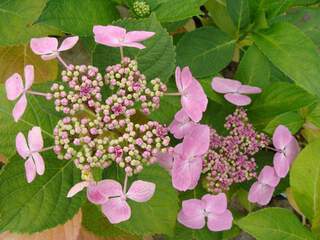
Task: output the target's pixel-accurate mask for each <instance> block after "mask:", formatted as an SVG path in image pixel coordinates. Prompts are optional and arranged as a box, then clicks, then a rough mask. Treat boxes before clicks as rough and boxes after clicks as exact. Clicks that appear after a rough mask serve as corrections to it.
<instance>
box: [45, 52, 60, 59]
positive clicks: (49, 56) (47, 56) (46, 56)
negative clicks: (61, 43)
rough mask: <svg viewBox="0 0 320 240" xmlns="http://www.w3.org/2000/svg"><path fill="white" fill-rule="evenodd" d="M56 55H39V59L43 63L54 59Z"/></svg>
mask: <svg viewBox="0 0 320 240" xmlns="http://www.w3.org/2000/svg"><path fill="white" fill-rule="evenodd" d="M58 55H59V53H58V52H54V53H51V54H46V55H41V58H42V60H44V61H49V60H52V59H55V58H56V57H57V56H58Z"/></svg>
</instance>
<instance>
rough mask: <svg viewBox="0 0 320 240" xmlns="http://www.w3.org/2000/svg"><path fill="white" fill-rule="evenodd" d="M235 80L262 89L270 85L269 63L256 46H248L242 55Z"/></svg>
mask: <svg viewBox="0 0 320 240" xmlns="http://www.w3.org/2000/svg"><path fill="white" fill-rule="evenodd" d="M235 79H237V80H240V81H241V82H243V83H246V84H249V85H253V86H258V87H262V88H263V87H265V86H268V85H269V84H270V67H269V61H268V59H267V58H266V57H265V56H264V55H263V54H262V53H261V52H260V50H259V49H258V48H257V47H256V46H254V45H252V46H250V47H249V49H248V50H247V51H246V53H245V54H244V56H243V58H242V59H241V62H240V64H239V66H238V69H237V72H236V74H235Z"/></svg>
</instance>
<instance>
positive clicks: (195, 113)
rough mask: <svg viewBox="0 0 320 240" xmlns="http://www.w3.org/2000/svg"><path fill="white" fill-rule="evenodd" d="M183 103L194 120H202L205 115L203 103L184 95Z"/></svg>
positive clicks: (185, 109)
mask: <svg viewBox="0 0 320 240" xmlns="http://www.w3.org/2000/svg"><path fill="white" fill-rule="evenodd" d="M181 105H182V107H183V110H184V111H185V112H186V113H187V114H188V116H189V117H190V118H191V119H192V121H194V122H196V123H197V122H200V120H201V119H202V116H203V111H202V110H201V108H200V105H201V103H200V104H199V102H198V101H197V100H195V99H192V98H188V97H185V96H182V97H181Z"/></svg>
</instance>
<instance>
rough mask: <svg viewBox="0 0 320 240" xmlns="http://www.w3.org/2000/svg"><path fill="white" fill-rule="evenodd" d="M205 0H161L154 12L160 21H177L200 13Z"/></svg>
mask: <svg viewBox="0 0 320 240" xmlns="http://www.w3.org/2000/svg"><path fill="white" fill-rule="evenodd" d="M205 2H206V0H161V2H160V3H159V5H158V6H157V8H156V9H155V10H154V12H155V13H156V15H157V18H158V19H159V21H160V22H176V21H178V20H184V19H186V18H189V17H192V16H197V15H199V14H200V13H201V11H200V6H201V5H202V4H204V3H205ZM173 9H174V11H173Z"/></svg>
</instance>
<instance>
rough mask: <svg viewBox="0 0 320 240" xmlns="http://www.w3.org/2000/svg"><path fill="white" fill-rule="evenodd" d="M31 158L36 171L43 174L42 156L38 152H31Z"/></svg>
mask: <svg viewBox="0 0 320 240" xmlns="http://www.w3.org/2000/svg"><path fill="white" fill-rule="evenodd" d="M32 158H33V161H34V164H35V166H36V171H37V173H38V174H39V175H43V174H44V170H45V166H44V161H43V158H42V156H41V155H40V154H39V153H33V154H32Z"/></svg>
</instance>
